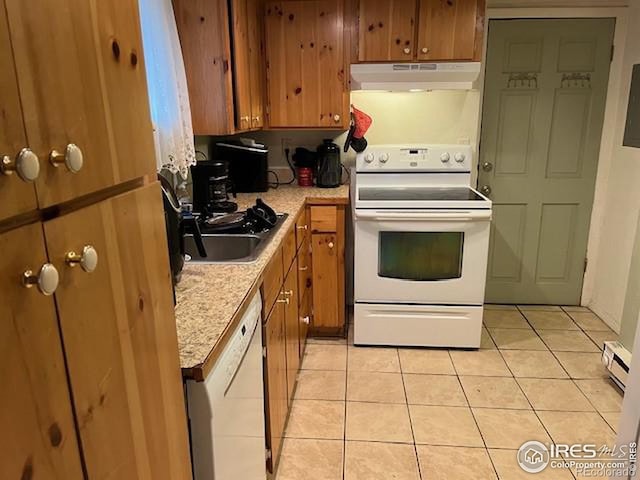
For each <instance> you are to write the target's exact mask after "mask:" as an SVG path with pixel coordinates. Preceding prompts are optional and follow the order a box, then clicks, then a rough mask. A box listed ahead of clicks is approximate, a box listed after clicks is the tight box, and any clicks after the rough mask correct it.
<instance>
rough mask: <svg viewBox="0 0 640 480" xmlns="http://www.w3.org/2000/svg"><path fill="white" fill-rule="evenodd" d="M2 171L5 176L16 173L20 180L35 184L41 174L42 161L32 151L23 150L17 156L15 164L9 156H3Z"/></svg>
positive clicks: (0, 164) (0, 165)
mask: <svg viewBox="0 0 640 480" xmlns="http://www.w3.org/2000/svg"><path fill="white" fill-rule="evenodd" d="M0 171H1V172H2V174H3V175H11V174H13V172H16V173H17V174H18V177H20V180H22V181H24V182H33V181H34V180H35V179H36V178H38V175H39V174H40V161H39V160H38V156H37V155H36V154H35V153H33V151H31V149H29V148H23V149H22V150H20V153H18V155H16V160H15V162H14V161H12V160H11V157H9V155H3V156H2V162H1V163H0Z"/></svg>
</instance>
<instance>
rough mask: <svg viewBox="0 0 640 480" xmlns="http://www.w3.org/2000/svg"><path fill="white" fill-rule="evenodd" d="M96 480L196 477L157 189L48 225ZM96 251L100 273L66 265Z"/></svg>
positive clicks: (76, 395) (82, 427) (81, 424)
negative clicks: (70, 257) (77, 255)
mask: <svg viewBox="0 0 640 480" xmlns="http://www.w3.org/2000/svg"><path fill="white" fill-rule="evenodd" d="M44 230H45V237H46V240H47V246H48V251H49V255H50V258H51V261H52V263H53V264H54V265H55V266H56V267H57V268H58V270H59V272H60V286H59V287H58V290H57V291H56V294H55V297H56V303H57V306H58V315H59V322H60V327H61V331H62V338H63V343H64V349H65V353H66V359H67V366H68V371H69V377H70V381H71V388H72V391H73V402H74V405H75V412H76V416H77V422H78V431H79V436H80V440H81V443H82V450H83V453H84V458H85V462H86V467H87V472H88V474H89V477H90V478H149V479H151V478H153V479H167V480H169V479H172V480H173V479H188V478H191V466H190V459H189V449H188V437H187V428H186V416H185V409H184V398H183V394H182V381H181V374H180V367H179V363H178V358H179V356H178V345H177V337H176V330H175V318H174V313H173V296H172V292H171V276H170V271H169V264H168V259H167V255H166V251H167V250H166V249H167V246H166V232H165V225H164V219H163V215H162V201H161V194H160V189H159V186H158V183H157V182H156V183H153V184H150V185H148V186H146V187H142V188H139V189H137V190H134V191H131V192H129V193H126V194H123V195H120V196H117V197H113V198H111V199H108V200H105V201H103V202H100V203H97V204H93V205H91V206H89V207H86V208H83V209H80V210H77V211H74V212H72V213H69V214H67V215H64V216H61V217H58V218H56V219H53V220H51V221H48V222H46V223H45V224H44ZM87 245H90V246H92V247H93V248H94V249H95V251H96V252H97V254H98V259H99V260H98V264H97V267H96V269H95V271H93V272H91V273H89V272H87V271H85V270H84V269H83V267H81V266H70V265H68V264H67V261H66V258H67V254H68V253H69V252H76V253H79V252H82V251H83V247H85V246H87Z"/></svg>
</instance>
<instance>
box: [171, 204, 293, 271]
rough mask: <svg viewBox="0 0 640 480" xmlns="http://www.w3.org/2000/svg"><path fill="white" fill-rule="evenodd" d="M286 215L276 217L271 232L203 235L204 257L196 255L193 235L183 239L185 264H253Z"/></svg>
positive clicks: (196, 250)
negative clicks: (205, 252) (276, 219)
mask: <svg viewBox="0 0 640 480" xmlns="http://www.w3.org/2000/svg"><path fill="white" fill-rule="evenodd" d="M287 216H288V215H287V214H280V215H278V222H277V223H276V226H275V227H273V228H272V229H271V230H269V231H267V232H262V233H256V234H244V233H242V234H236V233H225V234H203V235H202V242H203V243H204V247H205V249H206V251H207V256H206V257H204V258H203V257H201V256H200V254H199V253H198V249H197V247H196V243H195V241H194V239H193V235H191V234H187V235H185V237H184V250H185V254H186V256H185V262H186V263H209V264H211V263H252V262H255V261H256V260H257V259H258V257H259V256H260V253H262V250H264V247H265V246H266V245H267V243H269V240H270V239H271V237H272V236H273V235H274V234H275V232H277V231H278V229H279V228H280V226H281V225H282V223H283V222H284V220H285V219H286V218H287Z"/></svg>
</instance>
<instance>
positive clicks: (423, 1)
mask: <svg viewBox="0 0 640 480" xmlns="http://www.w3.org/2000/svg"><path fill="white" fill-rule="evenodd" d="M479 13H481V14H480V15H479ZM483 18H484V1H479V0H420V13H419V19H418V45H417V47H418V59H419V60H474V59H476V60H479V56H480V50H481V47H482V40H481V36H482V30H483V25H484V22H483Z"/></svg>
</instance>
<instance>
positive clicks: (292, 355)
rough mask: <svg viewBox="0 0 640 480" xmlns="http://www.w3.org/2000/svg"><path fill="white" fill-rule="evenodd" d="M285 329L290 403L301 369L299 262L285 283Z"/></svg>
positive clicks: (293, 267) (293, 266)
mask: <svg viewBox="0 0 640 480" xmlns="http://www.w3.org/2000/svg"><path fill="white" fill-rule="evenodd" d="M284 295H285V298H286V300H288V302H287V303H286V304H285V307H286V308H285V313H284V318H285V326H286V327H285V329H286V336H287V340H286V342H287V393H288V398H289V403H291V401H292V400H293V391H294V389H295V385H296V377H297V375H298V370H299V369H300V331H299V325H298V323H299V314H298V262H297V260H296V259H294V260H293V264H292V265H291V270H289V274H288V275H287V277H286V278H285V281H284Z"/></svg>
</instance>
